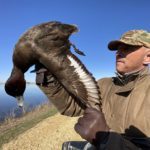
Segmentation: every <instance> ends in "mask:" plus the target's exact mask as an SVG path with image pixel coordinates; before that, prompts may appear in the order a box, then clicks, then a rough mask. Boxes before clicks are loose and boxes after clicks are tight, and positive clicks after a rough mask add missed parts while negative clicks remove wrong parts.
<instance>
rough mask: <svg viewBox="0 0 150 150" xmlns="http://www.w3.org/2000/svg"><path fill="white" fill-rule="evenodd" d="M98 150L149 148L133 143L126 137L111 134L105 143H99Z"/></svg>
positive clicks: (140, 149)
mask: <svg viewBox="0 0 150 150" xmlns="http://www.w3.org/2000/svg"><path fill="white" fill-rule="evenodd" d="M97 149H98V150H147V146H146V145H145V146H144V145H140V144H138V143H136V144H135V143H133V142H131V141H130V140H128V139H127V138H125V137H124V136H122V135H120V134H118V133H115V132H110V134H109V137H108V140H107V141H106V142H105V143H99V144H98V146H97Z"/></svg>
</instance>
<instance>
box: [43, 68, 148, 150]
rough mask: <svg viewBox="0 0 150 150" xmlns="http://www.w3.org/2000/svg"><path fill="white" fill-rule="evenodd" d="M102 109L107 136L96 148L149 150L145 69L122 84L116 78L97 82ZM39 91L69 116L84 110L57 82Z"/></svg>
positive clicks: (107, 149)
mask: <svg viewBox="0 0 150 150" xmlns="http://www.w3.org/2000/svg"><path fill="white" fill-rule="evenodd" d="M98 85H99V87H100V93H101V99H102V109H103V112H104V115H105V119H106V121H107V124H108V125H109V127H110V128H111V134H110V136H109V139H108V141H107V143H106V144H104V145H101V148H100V149H106V150H127V149H131V150H136V149H141V148H142V149H150V140H149V139H148V137H150V73H149V69H148V67H147V68H145V69H144V70H142V71H141V72H140V73H139V74H138V75H133V76H131V77H129V78H128V80H127V81H125V83H124V84H123V83H122V82H121V81H120V80H119V78H103V79H101V80H99V81H98ZM42 90H43V91H44V92H45V93H46V94H47V96H48V97H49V98H50V99H51V100H52V102H53V103H54V105H55V106H56V107H57V108H58V110H59V111H60V112H61V113H62V114H64V115H69V116H78V115H81V114H82V113H83V111H84V109H85V107H84V106H83V105H82V104H81V103H80V102H79V101H78V100H77V99H75V98H73V97H71V96H70V95H69V94H68V93H67V92H66V91H65V89H64V88H63V87H62V86H61V85H59V84H58V83H55V84H54V83H53V84H49V87H48V88H45V87H42Z"/></svg>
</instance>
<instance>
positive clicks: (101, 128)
mask: <svg viewBox="0 0 150 150" xmlns="http://www.w3.org/2000/svg"><path fill="white" fill-rule="evenodd" d="M74 128H75V131H76V132H77V133H78V134H80V136H81V137H82V138H83V139H85V140H87V141H89V142H90V143H92V144H94V145H95V143H96V142H101V141H99V140H102V141H103V140H104V139H105V138H106V137H108V133H109V127H108V126H107V124H106V121H105V118H104V114H103V113H102V112H101V111H98V110H96V109H94V108H87V109H86V110H85V112H84V115H83V117H81V118H79V120H78V122H77V123H76V124H75V127H74ZM96 145H97V144H96Z"/></svg>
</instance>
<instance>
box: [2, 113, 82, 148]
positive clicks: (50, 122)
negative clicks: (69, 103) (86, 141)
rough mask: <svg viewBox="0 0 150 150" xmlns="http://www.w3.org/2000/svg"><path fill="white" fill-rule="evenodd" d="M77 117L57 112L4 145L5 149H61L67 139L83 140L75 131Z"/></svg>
mask: <svg viewBox="0 0 150 150" xmlns="http://www.w3.org/2000/svg"><path fill="white" fill-rule="evenodd" d="M77 119H78V118H71V117H67V116H62V115H60V114H56V115H54V116H52V117H49V118H47V119H45V120H43V121H42V122H40V123H38V124H37V125H36V126H35V127H33V128H31V129H30V130H28V131H27V132H25V133H23V134H21V135H19V136H18V137H17V138H16V139H14V140H12V141H11V142H9V143H8V144H5V145H3V150H61V147H62V143H63V142H65V141H70V140H75V141H80V140H82V139H81V137H80V136H79V135H78V134H77V133H75V131H74V124H75V123H76V121H77Z"/></svg>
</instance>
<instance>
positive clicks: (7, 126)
mask: <svg viewBox="0 0 150 150" xmlns="http://www.w3.org/2000/svg"><path fill="white" fill-rule="evenodd" d="M56 112H57V110H56V108H55V107H54V106H49V105H48V104H43V105H40V106H38V107H36V108H35V109H34V110H32V111H31V112H28V113H26V114H24V116H23V117H21V118H11V117H10V118H7V119H6V120H5V121H4V122H3V123H1V124H0V149H1V148H2V145H3V144H5V143H8V142H9V141H11V140H13V139H15V138H16V137H17V136H18V135H20V134H21V133H23V132H25V131H27V130H28V129H30V128H32V127H34V126H35V125H36V124H37V123H39V122H40V121H42V120H43V119H45V118H47V117H50V116H52V115H54V114H56Z"/></svg>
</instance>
